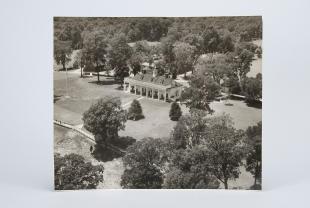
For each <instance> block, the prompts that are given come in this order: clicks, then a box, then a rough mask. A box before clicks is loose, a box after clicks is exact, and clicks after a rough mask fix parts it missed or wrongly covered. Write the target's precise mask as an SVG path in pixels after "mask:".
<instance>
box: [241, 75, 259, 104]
mask: <svg viewBox="0 0 310 208" xmlns="http://www.w3.org/2000/svg"><path fill="white" fill-rule="evenodd" d="M243 91H244V95H245V99H246V102H247V103H249V104H251V103H255V102H257V101H258V100H259V99H260V98H261V97H262V80H261V79H258V78H252V77H251V78H246V79H245V80H244V83H243Z"/></svg>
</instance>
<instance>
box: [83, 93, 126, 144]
mask: <svg viewBox="0 0 310 208" xmlns="http://www.w3.org/2000/svg"><path fill="white" fill-rule="evenodd" d="M126 117H127V116H126V111H125V110H123V108H122V107H121V101H120V99H119V98H116V97H105V98H101V99H99V100H98V101H97V102H96V103H94V104H93V105H92V106H91V107H90V108H89V109H88V110H87V111H86V112H84V113H83V118H82V119H83V121H84V127H85V128H86V129H87V130H88V131H90V132H91V133H93V134H94V135H95V138H96V143H97V144H99V145H105V144H106V142H110V141H112V140H113V139H116V138H118V131H119V130H124V128H125V122H126V120H127V119H126Z"/></svg>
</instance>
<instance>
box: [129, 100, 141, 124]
mask: <svg viewBox="0 0 310 208" xmlns="http://www.w3.org/2000/svg"><path fill="white" fill-rule="evenodd" d="M127 115H128V116H127V118H128V119H133V120H134V121H135V120H139V119H141V118H144V115H143V112H142V107H141V104H140V102H139V101H138V100H136V99H134V100H133V101H132V103H131V105H130V108H129V110H128V114H127Z"/></svg>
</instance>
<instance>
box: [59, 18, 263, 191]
mask: <svg viewBox="0 0 310 208" xmlns="http://www.w3.org/2000/svg"><path fill="white" fill-rule="evenodd" d="M262 33H263V31H262V17H261V16H242V17H241V16H239V17H238V16H235V17H229V16H227V17H121V18H118V17H54V67H53V69H54V71H53V76H54V86H53V88H54V122H53V123H54V151H55V153H54V163H55V166H54V168H55V178H54V182H55V189H56V190H76V189H100V188H103V189H121V188H123V189H244V190H260V189H261V188H262V174H261V173H262V79H263V75H262V57H263V47H262V42H263V40H262Z"/></svg>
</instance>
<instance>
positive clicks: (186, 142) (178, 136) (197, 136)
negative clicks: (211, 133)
mask: <svg viewBox="0 0 310 208" xmlns="http://www.w3.org/2000/svg"><path fill="white" fill-rule="evenodd" d="M205 116H206V114H205V112H204V111H202V110H197V109H194V110H193V111H192V112H191V114H189V115H184V116H182V117H181V118H180V119H179V121H178V122H177V124H176V126H175V127H174V129H173V131H172V134H171V143H172V146H173V147H174V148H175V149H186V148H192V147H194V146H196V145H199V144H200V142H201V141H202V140H203V138H202V136H203V135H202V132H204V131H205V129H206V118H205Z"/></svg>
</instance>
